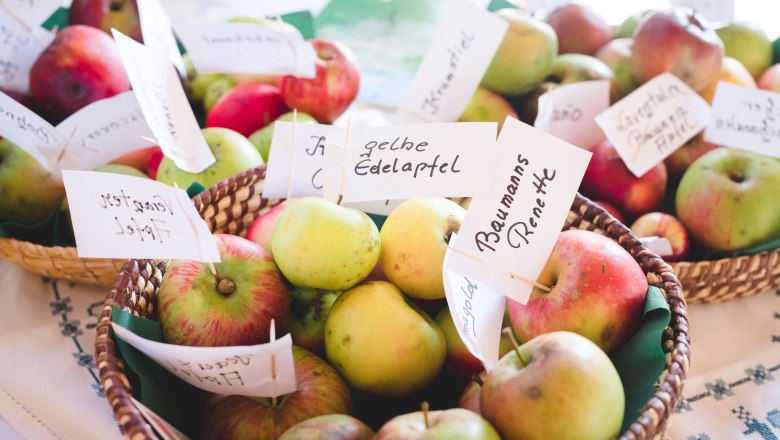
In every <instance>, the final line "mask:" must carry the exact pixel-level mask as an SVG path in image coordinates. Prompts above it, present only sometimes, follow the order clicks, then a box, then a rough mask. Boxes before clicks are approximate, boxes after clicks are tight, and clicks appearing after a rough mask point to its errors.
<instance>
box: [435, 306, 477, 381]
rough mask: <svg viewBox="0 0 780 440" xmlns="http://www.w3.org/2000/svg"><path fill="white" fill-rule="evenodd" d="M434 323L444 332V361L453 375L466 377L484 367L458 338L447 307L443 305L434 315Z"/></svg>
mask: <svg viewBox="0 0 780 440" xmlns="http://www.w3.org/2000/svg"><path fill="white" fill-rule="evenodd" d="M436 324H439V328H441V331H442V333H444V341H445V343H446V345H447V358H446V360H445V363H446V365H447V369H448V370H450V372H451V373H452V374H453V375H455V376H456V377H459V378H467V377H471V376H472V375H474V374H477V373H479V372H480V371H482V370H484V369H485V367H484V366H483V365H482V362H481V361H480V360H479V359H477V358H476V357H475V356H474V355H473V354H471V352H470V351H469V349H468V347H466V344H464V343H463V340H462V339H461V338H460V335H459V334H458V330H457V329H456V328H455V322H454V321H453V320H452V314H451V313H450V308H449V307H446V306H445V307H444V308H443V309H442V311H441V312H439V314H438V315H436Z"/></svg>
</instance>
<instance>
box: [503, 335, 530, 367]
mask: <svg viewBox="0 0 780 440" xmlns="http://www.w3.org/2000/svg"><path fill="white" fill-rule="evenodd" d="M501 332H502V333H503V334H505V335H506V337H507V338H509V341H511V342H512V347H514V349H515V354H516V355H517V360H519V361H520V363H521V364H523V366H525V365H528V362H526V360H525V359H523V355H522V354H520V344H518V342H517V339H515V334H514V332H512V329H511V328H509V327H504V328H503V329H502V330H501Z"/></svg>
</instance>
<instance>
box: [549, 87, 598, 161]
mask: <svg viewBox="0 0 780 440" xmlns="http://www.w3.org/2000/svg"><path fill="white" fill-rule="evenodd" d="M538 108H539V111H538V113H537V115H536V122H534V127H536V128H538V129H540V130H542V131H544V132H546V133H550V134H551V135H553V136H555V137H557V138H560V139H563V140H564V141H566V142H568V143H570V144H572V145H576V146H578V147H580V148H584V149H586V150H590V149H591V148H592V147H593V146H594V145H595V144H596V143H597V142H599V141H601V140H602V139H604V132H603V131H601V127H599V126H598V124H596V121H595V118H596V115H598V114H599V113H601V112H603V111H604V110H606V109H607V108H609V81H607V80H599V81H583V82H578V83H573V84H565V85H561V86H558V87H556V88H554V89H553V90H551V91H549V92H547V93H545V94H543V95H542V96H540V97H539V106H538Z"/></svg>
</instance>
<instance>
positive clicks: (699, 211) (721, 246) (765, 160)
mask: <svg viewBox="0 0 780 440" xmlns="http://www.w3.org/2000/svg"><path fill="white" fill-rule="evenodd" d="M778 200H780V162H778V161H777V160H776V159H773V158H771V157H768V156H763V155H761V154H757V153H753V152H750V151H745V150H738V149H735V148H718V149H716V150H712V151H710V152H709V153H707V154H705V155H703V156H701V157H700V158H698V159H697V160H696V161H695V162H694V163H693V164H692V165H691V166H690V167H689V168H688V170H687V171H686V172H685V174H683V177H682V180H680V186H679V187H678V188H677V200H676V202H677V217H678V218H679V219H680V220H681V221H682V222H683V224H685V227H686V228H688V230H689V231H690V232H691V235H692V236H693V238H694V240H695V241H696V242H697V243H699V244H700V245H701V246H702V247H703V248H705V249H708V250H717V251H734V250H737V249H744V248H749V247H752V246H757V245H760V244H762V243H766V242H769V241H772V240H774V239H777V238H780V210H779V209H777V201H778Z"/></svg>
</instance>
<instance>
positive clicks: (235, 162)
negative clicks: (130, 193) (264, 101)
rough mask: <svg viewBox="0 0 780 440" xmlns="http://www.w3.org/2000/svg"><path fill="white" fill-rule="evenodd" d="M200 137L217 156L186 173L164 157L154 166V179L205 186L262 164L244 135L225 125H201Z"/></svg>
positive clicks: (187, 185) (182, 185) (185, 186)
mask: <svg viewBox="0 0 780 440" xmlns="http://www.w3.org/2000/svg"><path fill="white" fill-rule="evenodd" d="M202 131H203V137H205V138H206V143H207V144H208V145H209V148H210V149H211V152H212V153H213V154H214V157H215V158H216V159H217V161H216V162H214V163H213V164H211V165H209V167H208V168H206V169H205V170H203V171H201V172H200V173H190V172H188V171H185V170H182V169H181V168H179V167H177V166H176V164H175V163H174V162H173V160H172V159H171V158H169V157H164V158H163V160H162V162H160V166H159V168H158V169H157V176H156V179H157V181H158V182H162V183H165V184H167V185H171V186H173V184H174V182H175V183H176V184H177V185H179V188H182V189H187V188H189V187H190V185H192V183H193V182H198V183H200V184H201V185H203V186H204V187H206V188H208V187H210V186H212V185H214V184H215V183H217V182H219V181H222V180H225V179H227V178H228V177H230V176H232V175H234V174H238V173H240V172H242V171H246V170H249V169H252V168H255V167H257V166H260V165H262V164H263V158H262V157H260V153H258V152H257V150H256V149H255V147H254V146H253V145H252V143H251V142H249V141H248V140H247V138H245V137H244V136H241V135H240V134H239V133H236V132H235V131H233V130H230V129H227V128H217V127H213V128H204V129H203V130H202Z"/></svg>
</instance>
